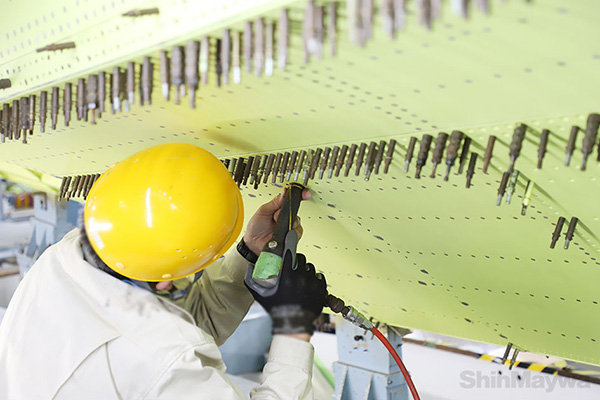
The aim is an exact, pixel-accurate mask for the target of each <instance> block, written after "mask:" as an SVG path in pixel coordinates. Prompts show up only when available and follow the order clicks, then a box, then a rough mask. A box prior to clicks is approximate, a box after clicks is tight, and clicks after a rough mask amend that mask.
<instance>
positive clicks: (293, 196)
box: [246, 182, 304, 295]
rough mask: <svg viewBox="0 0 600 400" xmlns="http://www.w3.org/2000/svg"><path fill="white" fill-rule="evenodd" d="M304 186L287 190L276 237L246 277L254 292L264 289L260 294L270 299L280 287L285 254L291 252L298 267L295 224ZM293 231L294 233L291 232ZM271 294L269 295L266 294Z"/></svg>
mask: <svg viewBox="0 0 600 400" xmlns="http://www.w3.org/2000/svg"><path fill="white" fill-rule="evenodd" d="M303 190H304V186H303V185H301V184H299V183H296V182H294V183H291V184H290V186H289V187H288V189H287V191H286V193H285V197H284V199H283V204H282V205H281V209H280V211H279V217H278V218H277V222H276V223H275V229H274V230H273V237H272V238H271V240H269V241H268V242H267V243H266V244H265V246H264V247H263V249H262V251H261V253H260V255H259V257H258V260H257V261H256V264H255V265H254V267H253V268H251V273H250V272H248V274H247V275H246V284H248V285H249V286H251V287H252V288H253V289H255V290H259V289H260V287H262V288H263V289H264V290H263V289H260V290H261V293H263V292H264V293H263V294H265V295H271V294H272V293H273V290H276V289H274V288H276V287H277V286H278V283H279V273H280V272H281V268H282V264H283V256H284V253H285V251H286V250H290V251H291V252H292V257H293V259H294V260H293V262H294V263H295V256H296V246H297V244H298V235H297V234H296V232H295V231H293V226H294V222H295V221H296V219H297V218H298V209H299V208H300V202H301V201H302V191H303ZM292 231H293V232H292ZM267 291H268V293H269V294H266V293H267Z"/></svg>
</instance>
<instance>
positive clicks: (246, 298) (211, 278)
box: [175, 250, 254, 346]
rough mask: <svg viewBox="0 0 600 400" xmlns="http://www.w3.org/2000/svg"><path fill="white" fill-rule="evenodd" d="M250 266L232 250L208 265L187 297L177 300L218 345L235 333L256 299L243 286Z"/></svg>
mask: <svg viewBox="0 0 600 400" xmlns="http://www.w3.org/2000/svg"><path fill="white" fill-rule="evenodd" d="M247 268H248V261H246V260H245V259H244V258H243V257H242V256H241V255H240V254H239V253H238V252H237V251H235V250H233V251H231V252H229V254H228V255H227V256H225V257H224V258H222V259H221V260H219V261H217V262H215V263H214V264H213V265H211V266H209V267H208V268H206V269H205V270H204V274H203V275H202V277H201V278H200V279H199V280H198V281H197V282H196V283H195V284H194V285H193V287H192V288H191V289H190V290H189V292H188V294H187V296H186V297H185V298H184V299H181V300H178V301H176V302H175V303H176V304H177V305H178V306H180V307H182V308H184V309H185V310H186V311H188V312H189V313H190V314H192V316H193V317H194V320H195V321H196V324H197V325H198V327H199V328H200V329H202V330H204V331H205V332H207V333H209V334H210V335H211V336H212V337H213V338H214V339H215V342H216V343H217V346H220V345H222V344H223V343H225V341H226V340H227V339H228V338H229V336H231V335H232V334H233V332H234V331H235V330H236V329H237V327H238V325H239V324H240V322H242V319H243V318H244V316H245V315H246V313H247V312H248V310H249V309H250V306H251V305H252V302H253V301H254V299H253V298H252V295H251V294H250V292H249V291H248V289H247V288H246V286H245V285H244V277H245V275H246V270H247Z"/></svg>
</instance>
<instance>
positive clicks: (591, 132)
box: [581, 114, 600, 154]
mask: <svg viewBox="0 0 600 400" xmlns="http://www.w3.org/2000/svg"><path fill="white" fill-rule="evenodd" d="M599 126H600V115H599V114H590V115H589V116H588V119H587V126H586V128H585V136H584V137H583V145H582V146H581V151H582V152H583V154H590V153H591V152H592V150H593V148H594V144H595V142H596V137H597V136H598V127H599Z"/></svg>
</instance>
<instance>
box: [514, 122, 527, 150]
mask: <svg viewBox="0 0 600 400" xmlns="http://www.w3.org/2000/svg"><path fill="white" fill-rule="evenodd" d="M526 131H527V125H525V124H520V125H519V126H517V127H516V128H515V133H514V134H513V139H512V143H511V144H510V156H512V157H518V156H519V154H521V147H522V146H523V139H525V132H526Z"/></svg>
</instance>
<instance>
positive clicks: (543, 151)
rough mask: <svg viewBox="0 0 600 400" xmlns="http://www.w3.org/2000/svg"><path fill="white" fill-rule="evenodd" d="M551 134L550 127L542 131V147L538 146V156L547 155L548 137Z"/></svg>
mask: <svg viewBox="0 0 600 400" xmlns="http://www.w3.org/2000/svg"><path fill="white" fill-rule="evenodd" d="M549 136H550V131H549V130H548V129H544V130H543V131H542V136H540V147H538V158H544V155H546V149H547V147H548V137H549Z"/></svg>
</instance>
